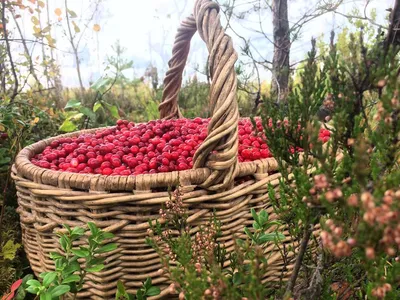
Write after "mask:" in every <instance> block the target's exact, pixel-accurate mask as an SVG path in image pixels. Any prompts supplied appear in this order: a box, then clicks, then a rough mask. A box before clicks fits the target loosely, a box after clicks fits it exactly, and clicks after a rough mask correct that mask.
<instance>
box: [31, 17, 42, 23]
mask: <svg viewBox="0 0 400 300" xmlns="http://www.w3.org/2000/svg"><path fill="white" fill-rule="evenodd" d="M31 21H32V23H33V24H34V25H39V24H40V22H39V19H38V18H37V17H35V16H32V18H31Z"/></svg>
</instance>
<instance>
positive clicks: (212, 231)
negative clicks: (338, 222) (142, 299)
mask: <svg viewBox="0 0 400 300" xmlns="http://www.w3.org/2000/svg"><path fill="white" fill-rule="evenodd" d="M182 195H183V194H182V189H181V188H180V187H178V188H177V189H176V190H175V191H174V192H173V193H172V194H171V195H170V200H169V201H167V202H166V203H165V207H163V208H162V209H161V210H160V215H161V217H162V218H163V219H164V220H165V223H163V224H161V223H160V222H158V221H157V222H155V223H154V222H150V227H151V229H149V235H150V237H149V238H148V239H147V242H148V244H150V245H151V246H152V247H153V248H154V249H155V250H156V251H157V253H158V254H159V256H160V258H161V262H162V265H163V268H162V269H161V270H160V272H162V273H165V274H166V275H167V276H169V278H170V279H171V281H172V284H171V285H170V287H169V289H170V292H171V293H175V294H179V299H246V298H249V299H265V297H267V296H268V295H269V294H271V293H272V292H271V291H272V290H271V288H270V287H268V286H267V285H266V284H264V283H263V282H262V278H263V275H264V273H265V270H266V269H267V268H268V263H267V260H268V256H266V255H265V254H264V253H263V250H262V249H263V248H264V247H266V246H267V245H271V244H279V243H280V242H281V240H282V239H283V238H284V236H283V235H282V234H281V233H280V232H279V229H278V228H279V226H280V225H281V224H280V223H279V222H277V221H273V220H270V219H269V215H268V213H267V212H266V211H265V210H260V211H259V212H258V213H257V212H256V211H255V210H254V209H252V211H251V213H252V216H253V218H254V222H253V224H252V226H253V229H254V230H249V229H248V228H245V229H244V235H242V236H244V237H245V238H243V239H239V238H238V239H237V240H236V241H235V250H234V251H233V252H232V253H227V251H226V249H225V247H224V245H223V244H222V243H221V242H220V241H219V239H218V238H219V237H220V236H221V231H220V223H219V221H218V219H217V218H216V217H215V216H214V217H212V218H211V219H210V220H209V222H208V223H207V224H206V225H204V226H197V227H192V226H191V224H190V222H189V221H188V218H187V213H186V207H185V205H184V203H183V201H182ZM269 229H272V230H269ZM267 230H268V231H269V232H268V233H266V231H267ZM193 233H195V234H194V237H193V236H192V234H193ZM226 258H229V260H230V265H229V267H224V262H225V260H226Z"/></svg>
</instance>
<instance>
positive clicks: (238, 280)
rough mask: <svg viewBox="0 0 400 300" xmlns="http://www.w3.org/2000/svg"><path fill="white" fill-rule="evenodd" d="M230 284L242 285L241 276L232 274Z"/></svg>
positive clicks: (237, 273)
mask: <svg viewBox="0 0 400 300" xmlns="http://www.w3.org/2000/svg"><path fill="white" fill-rule="evenodd" d="M232 283H233V284H234V285H239V284H241V283H242V275H241V274H240V273H239V272H236V273H234V274H233V277H232Z"/></svg>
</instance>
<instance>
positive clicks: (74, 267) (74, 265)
mask: <svg viewBox="0 0 400 300" xmlns="http://www.w3.org/2000/svg"><path fill="white" fill-rule="evenodd" d="M80 269H81V266H80V265H79V263H78V262H77V261H72V262H70V263H69V264H68V265H67V266H66V267H65V269H64V272H63V273H65V274H68V275H69V274H72V273H75V272H78V271H80Z"/></svg>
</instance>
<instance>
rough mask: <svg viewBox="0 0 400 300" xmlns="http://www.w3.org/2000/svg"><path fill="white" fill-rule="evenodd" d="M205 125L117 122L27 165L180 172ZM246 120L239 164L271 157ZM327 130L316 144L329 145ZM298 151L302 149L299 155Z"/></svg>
mask: <svg viewBox="0 0 400 300" xmlns="http://www.w3.org/2000/svg"><path fill="white" fill-rule="evenodd" d="M208 123H209V119H201V118H196V119H193V120H191V119H176V120H157V121H150V122H148V123H144V124H135V123H132V122H128V121H126V120H119V121H118V122H117V126H116V127H114V128H106V129H104V128H103V129H99V130H97V131H96V132H94V133H92V134H81V135H79V136H77V137H65V138H59V139H58V140H54V141H52V142H51V143H50V145H48V146H47V147H46V148H45V149H44V151H43V152H42V153H40V154H37V155H35V156H34V157H33V158H32V163H33V164H35V165H37V166H39V167H42V168H47V169H51V170H59V171H65V172H74V173H89V174H90V173H91V174H102V175H138V174H147V173H150V174H152V173H161V172H170V171H182V170H187V169H191V168H192V167H193V156H194V154H195V152H196V150H197V149H198V148H199V146H200V144H201V143H202V142H203V141H204V139H205V138H206V137H207V126H208ZM256 125H257V131H256V130H254V128H253V125H252V123H251V121H250V120H249V119H241V120H240V121H239V128H238V130H239V131H238V132H239V152H238V159H239V161H240V162H248V161H254V160H257V159H263V158H268V157H271V156H272V155H271V153H270V151H269V149H268V146H267V144H266V143H265V136H264V135H263V133H262V124H261V120H256ZM329 136H330V132H329V131H328V130H321V131H320V139H321V140H323V141H324V142H326V141H327V140H328V139H329ZM299 150H301V149H299Z"/></svg>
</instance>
